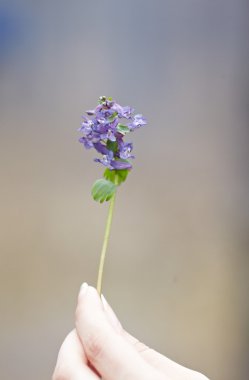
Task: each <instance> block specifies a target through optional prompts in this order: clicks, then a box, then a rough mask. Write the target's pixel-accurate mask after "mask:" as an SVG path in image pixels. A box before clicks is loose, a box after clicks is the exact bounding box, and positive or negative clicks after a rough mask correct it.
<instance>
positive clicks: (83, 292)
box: [80, 282, 88, 295]
mask: <svg viewBox="0 0 249 380" xmlns="http://www.w3.org/2000/svg"><path fill="white" fill-rule="evenodd" d="M87 289H88V284H87V283H86V282H84V283H83V284H82V285H81V287H80V293H81V294H82V295H83V294H86V292H87Z"/></svg>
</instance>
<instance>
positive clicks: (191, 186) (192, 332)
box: [0, 0, 249, 380]
mask: <svg viewBox="0 0 249 380" xmlns="http://www.w3.org/2000/svg"><path fill="white" fill-rule="evenodd" d="M248 8H249V7H248V4H247V2H246V1H243V0H237V1H236V0H234V1H232V0H218V1H214V0H207V1H205V0H181V1H178V0H161V1H160V0H155V1H147V0H143V1H142V0H126V1H117V0H116V1H112V0H104V1H96V0H91V1H90V0H89V1H84V0H81V1H79V0H75V1H66V0H60V1H58V0H57V1H56V0H55V1H28V0H26V1H25V0H24V1H12V0H8V1H1V5H0V53H1V54H0V76H1V87H0V100H1V102H0V112H1V129H0V133H1V140H0V141H1V149H0V165H1V187H0V189H1V190H0V191H1V198H0V202H1V221H0V235H1V240H0V242H1V248H0V254H1V269H0V272H1V273H0V281H1V294H0V296H1V314H0V318H1V321H0V327H1V340H0V362H1V363H0V367H1V370H0V371H1V376H0V377H1V379H2V380H13V379H16V378H18V379H19V380H22V379H23V380H24V379H25V380H31V379H32V380H33V379H36V380H45V379H49V378H50V376H51V373H52V371H53V366H54V364H55V360H56V355H57V352H58V348H59V346H60V344H61V342H62V340H63V338H64V336H65V335H66V334H67V332H68V331H69V330H70V329H71V328H72V326H73V318H74V309H75V305H76V297H77V293H78V289H79V286H80V284H81V283H82V282H83V281H87V282H88V283H90V284H95V281H96V273H97V265H98V257H99V252H100V248H101V243H102V238H103V233H104V225H105V218H106V215H107V205H99V204H97V203H95V202H93V201H92V199H91V196H90V188H91V186H92V183H93V182H94V180H95V179H97V178H99V177H100V176H101V175H102V171H103V170H102V167H100V166H99V165H98V164H96V163H94V162H93V161H92V159H93V158H94V156H95V155H94V153H93V152H87V151H85V150H84V149H83V148H82V146H81V145H80V144H79V143H78V142H77V139H78V137H79V134H78V132H77V128H78V127H79V123H80V118H81V115H82V114H83V112H84V110H85V109H89V108H93V107H94V106H95V104H96V102H97V98H98V97H99V96H100V95H107V96H113V97H114V98H115V99H116V100H117V101H118V102H119V103H120V104H122V105H131V106H133V107H135V109H136V111H137V112H141V113H143V114H144V115H145V116H146V117H147V118H148V120H149V126H148V127H145V128H144V129H141V130H139V131H137V132H136V133H134V134H133V135H132V137H133V138H134V139H133V141H134V145H135V148H134V153H135V155H136V160H135V161H134V169H133V171H132V173H131V174H130V176H129V178H128V180H127V182H126V183H125V185H124V186H122V187H121V188H120V189H119V193H118V196H117V204H116V210H115V215H114V223H113V229H112V234H111V242H110V246H109V250H108V260H107V263H106V271H105V279H104V294H105V296H106V298H107V299H108V300H109V302H110V303H111V305H112V306H113V307H114V309H115V311H116V312H117V314H118V316H119V318H120V320H121V322H122V323H123V325H124V326H125V327H126V328H127V329H128V330H129V331H130V332H131V333H133V334H134V335H135V336H137V337H138V338H139V339H140V340H142V341H144V342H146V343H147V344H148V345H150V346H152V347H154V348H155V349H157V350H159V351H160V352H162V353H163V354H165V355H167V356H168V357H170V358H171V359H174V360H176V361H178V362H180V363H181V364H184V365H186V366H188V367H191V368H195V369H197V370H199V371H202V372H204V373H205V374H206V375H207V376H208V377H210V378H211V379H212V380H215V379H217V380H218V379H219V380H234V379H241V380H242V379H245V378H247V376H248V364H247V352H248V348H249V347H248V346H249V336H248V328H247V322H248V314H249V302H248V290H249V289H248V280H247V277H248V245H249V244H248V227H249V213H248V211H249V210H248V208H249V207H248V195H249V194H248V193H249V190H248V189H249V187H248V165H247V164H248V156H249V154H248V129H247V123H248V108H247V107H248V67H247V64H248V61H249V60H248V57H249V48H248V19H249V17H248V15H249V13H248Z"/></svg>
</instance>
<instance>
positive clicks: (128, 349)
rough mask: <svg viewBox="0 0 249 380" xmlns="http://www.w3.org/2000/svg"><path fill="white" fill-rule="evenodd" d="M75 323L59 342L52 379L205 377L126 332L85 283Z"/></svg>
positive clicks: (175, 379) (186, 379)
mask: <svg viewBox="0 0 249 380" xmlns="http://www.w3.org/2000/svg"><path fill="white" fill-rule="evenodd" d="M75 327H76V329H74V330H73V331H71V332H70V333H69V334H68V336H67V337H66V339H65V340H64V342H63V344H62V346H61V349H60V351H59V355H58V359H57V364H56V367H55V371H54V374H53V380H99V379H105V380H208V379H207V378H206V377H205V376H204V375H202V374H200V373H198V372H195V371H192V370H190V369H188V368H185V367H183V366H181V365H179V364H177V363H175V362H174V361H172V360H170V359H168V358H166V357H165V356H163V355H161V354H159V353H158V352H156V351H154V350H152V349H150V348H149V347H147V346H145V345H144V344H143V343H140V342H139V341H138V340H137V339H136V338H134V337H133V336H131V335H130V334H129V333H127V332H126V331H125V330H124V329H123V328H122V326H121V324H120V322H119V321H118V319H117V317H116V315H115V314H114V312H113V310H112V309H111V307H110V306H109V304H108V303H107V301H106V300H105V298H104V297H103V296H101V299H100V297H99V295H98V293H97V291H96V289H95V288H93V287H91V286H88V285H87V284H83V285H82V287H81V290H80V293H79V297H78V305H77V308H76V314H75Z"/></svg>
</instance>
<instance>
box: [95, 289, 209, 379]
mask: <svg viewBox="0 0 249 380" xmlns="http://www.w3.org/2000/svg"><path fill="white" fill-rule="evenodd" d="M101 299H102V303H103V307H104V310H105V312H106V315H107V318H108V320H109V322H110V323H111V324H112V326H113V327H114V328H115V329H116V330H117V331H119V333H120V334H122V335H123V336H124V338H125V339H126V340H127V342H129V343H130V344H131V345H132V346H133V347H134V348H135V349H136V350H137V352H138V353H140V355H141V356H142V357H143V358H144V359H145V360H146V361H147V363H149V364H150V365H152V366H153V367H154V368H156V369H159V370H160V371H162V372H163V373H165V374H166V375H167V376H168V377H169V378H171V379H172V380H178V379H179V380H180V379H183V378H186V376H187V377H189V378H191V379H193V380H195V379H196V380H197V379H200V380H201V379H202V380H205V379H206V380H208V379H207V378H206V377H205V376H204V375H202V374H200V373H198V372H196V371H193V370H191V369H189V368H186V367H184V366H182V365H180V364H178V363H176V362H174V361H173V360H171V359H168V358H167V357H166V356H164V355H162V354H160V353H159V352H157V351H155V350H153V349H151V348H149V347H148V346H146V345H145V344H144V343H141V342H140V341H139V340H138V339H136V338H135V337H134V336H132V335H131V334H129V333H128V332H127V331H125V330H124V329H123V328H122V326H121V323H120V322H119V320H118V318H117V316H116V314H115V313H114V311H113V309H112V308H111V306H110V305H109V303H108V302H107V301H106V299H105V297H104V296H103V295H101Z"/></svg>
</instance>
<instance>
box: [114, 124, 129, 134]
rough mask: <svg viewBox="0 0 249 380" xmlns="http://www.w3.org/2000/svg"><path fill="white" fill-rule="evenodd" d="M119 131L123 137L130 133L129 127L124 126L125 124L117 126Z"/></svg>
mask: <svg viewBox="0 0 249 380" xmlns="http://www.w3.org/2000/svg"><path fill="white" fill-rule="evenodd" d="M117 131H118V132H119V133H122V135H125V134H126V133H128V132H130V128H129V127H127V125H123V124H120V123H119V124H118V125H117Z"/></svg>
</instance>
